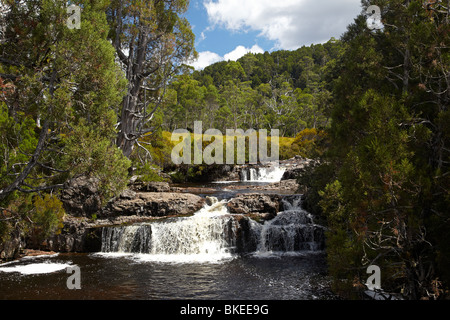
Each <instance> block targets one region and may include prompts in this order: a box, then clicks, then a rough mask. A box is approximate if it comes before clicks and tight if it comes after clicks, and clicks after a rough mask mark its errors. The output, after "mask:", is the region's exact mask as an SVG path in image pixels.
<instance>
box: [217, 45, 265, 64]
mask: <svg viewBox="0 0 450 320" xmlns="http://www.w3.org/2000/svg"><path fill="white" fill-rule="evenodd" d="M249 52H251V53H264V50H263V49H262V48H261V47H259V46H258V45H257V44H255V45H254V46H253V47H251V48H250V49H248V48H246V47H244V46H237V47H236V49H234V50H233V51H231V52H229V53H227V54H226V55H224V59H225V60H226V61H228V60H232V61H236V60H237V59H239V58H241V57H243V56H245V55H246V54H247V53H249Z"/></svg>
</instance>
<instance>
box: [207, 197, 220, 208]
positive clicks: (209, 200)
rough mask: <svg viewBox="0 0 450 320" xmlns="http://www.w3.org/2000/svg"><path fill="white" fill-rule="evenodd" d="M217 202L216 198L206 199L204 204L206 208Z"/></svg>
mask: <svg viewBox="0 0 450 320" xmlns="http://www.w3.org/2000/svg"><path fill="white" fill-rule="evenodd" d="M218 201H219V200H218V199H217V198H216V197H206V204H207V205H208V206H212V205H213V204H214V203H217V202H218Z"/></svg>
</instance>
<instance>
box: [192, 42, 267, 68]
mask: <svg viewBox="0 0 450 320" xmlns="http://www.w3.org/2000/svg"><path fill="white" fill-rule="evenodd" d="M249 52H251V53H264V50H263V49H262V48H261V47H260V46H258V45H257V44H255V45H254V46H253V47H251V48H246V47H244V46H237V47H236V48H235V49H234V50H233V51H231V52H229V53H227V54H225V55H224V56H223V57H221V56H220V55H218V54H217V53H215V52H211V51H203V52H199V54H198V59H197V60H196V61H194V62H193V63H192V64H191V66H193V67H194V68H195V69H196V70H202V69H204V68H206V67H207V66H209V65H211V64H213V63H216V62H219V61H224V60H225V61H228V60H231V61H236V60H238V59H239V58H241V57H243V56H244V55H246V54H247V53H249Z"/></svg>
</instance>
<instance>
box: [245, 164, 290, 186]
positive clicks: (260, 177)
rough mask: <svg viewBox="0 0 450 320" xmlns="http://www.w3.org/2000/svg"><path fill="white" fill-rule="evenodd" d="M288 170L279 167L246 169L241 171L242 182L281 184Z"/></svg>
mask: <svg viewBox="0 0 450 320" xmlns="http://www.w3.org/2000/svg"><path fill="white" fill-rule="evenodd" d="M285 171H286V168H282V167H279V166H272V167H261V168H245V169H242V171H241V180H242V181H245V182H279V181H281V178H282V177H283V174H284V172H285Z"/></svg>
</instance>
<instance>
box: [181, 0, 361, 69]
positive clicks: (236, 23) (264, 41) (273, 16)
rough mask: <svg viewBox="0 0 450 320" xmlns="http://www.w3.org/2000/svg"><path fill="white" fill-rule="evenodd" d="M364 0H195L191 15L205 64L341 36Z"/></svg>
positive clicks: (198, 66)
mask: <svg viewBox="0 0 450 320" xmlns="http://www.w3.org/2000/svg"><path fill="white" fill-rule="evenodd" d="M360 2H361V1H360V0H190V6H189V10H188V12H187V14H186V17H187V19H188V20H189V22H190V23H191V25H192V28H193V31H194V33H195V35H196V41H195V45H196V49H197V52H198V53H199V59H198V60H197V61H196V62H194V63H193V66H194V67H195V68H196V69H202V68H204V67H206V66H208V65H210V64H212V63H214V62H217V61H221V60H237V59H238V58H240V57H241V56H243V55H244V54H245V53H247V52H254V53H258V52H264V51H269V52H271V51H274V50H295V49H298V48H299V47H301V46H303V45H306V46H309V45H310V44H312V43H314V44H316V43H324V42H326V41H328V40H329V39H330V38H331V37H335V38H339V37H340V36H341V35H342V33H344V32H345V30H346V27H347V25H349V24H350V23H351V22H352V21H353V19H354V18H355V17H356V16H357V15H358V14H359V13H360V12H361V4H360Z"/></svg>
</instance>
